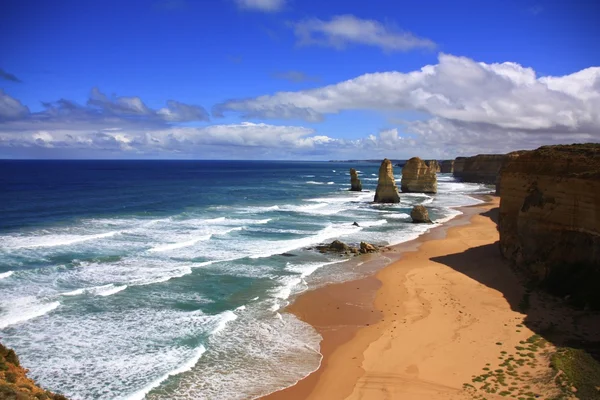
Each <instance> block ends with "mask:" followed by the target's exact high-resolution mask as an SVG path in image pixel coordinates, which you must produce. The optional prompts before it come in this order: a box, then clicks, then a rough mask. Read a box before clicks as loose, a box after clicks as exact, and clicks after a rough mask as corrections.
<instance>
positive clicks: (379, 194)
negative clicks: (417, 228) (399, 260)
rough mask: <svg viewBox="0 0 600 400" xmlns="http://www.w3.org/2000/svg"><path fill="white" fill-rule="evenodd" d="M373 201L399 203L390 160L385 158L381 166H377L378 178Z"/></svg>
mask: <svg viewBox="0 0 600 400" xmlns="http://www.w3.org/2000/svg"><path fill="white" fill-rule="evenodd" d="M374 201H375V203H400V195H399V194H398V187H397V186H396V180H395V179H394V169H393V168H392V162H391V161H390V160H388V159H387V158H386V159H385V160H383V162H382V163H381V167H379V180H378V181H377V190H376V191H375V200H374Z"/></svg>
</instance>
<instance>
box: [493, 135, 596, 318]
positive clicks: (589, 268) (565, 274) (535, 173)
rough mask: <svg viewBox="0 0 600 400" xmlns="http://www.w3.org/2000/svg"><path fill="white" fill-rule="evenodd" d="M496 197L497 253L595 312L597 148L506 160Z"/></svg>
mask: <svg viewBox="0 0 600 400" xmlns="http://www.w3.org/2000/svg"><path fill="white" fill-rule="evenodd" d="M500 193H501V201H500V214H499V224H498V230H499V232H500V249H501V252H502V254H503V255H504V256H505V257H506V258H507V259H509V260H511V261H512V262H513V263H514V264H516V265H517V266H518V267H519V268H520V269H522V270H523V271H525V272H527V273H528V274H529V275H530V276H531V277H533V278H535V279H536V280H539V281H542V282H544V284H545V285H546V286H547V287H548V288H549V289H550V291H551V292H554V293H555V294H559V295H563V296H567V295H568V296H570V298H573V299H574V300H576V302H578V303H579V304H578V305H581V306H586V305H587V306H593V307H594V308H600V295H599V294H598V293H599V292H600V291H598V281H599V280H600V144H579V145H570V146H544V147H541V148H539V149H537V150H534V151H530V152H521V153H520V155H518V156H513V157H510V158H509V159H508V161H507V163H506V165H505V166H504V167H503V169H502V177H501V180H500ZM594 293H595V295H594Z"/></svg>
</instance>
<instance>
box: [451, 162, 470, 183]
mask: <svg viewBox="0 0 600 400" xmlns="http://www.w3.org/2000/svg"><path fill="white" fill-rule="evenodd" d="M466 159H467V157H456V158H455V159H454V171H452V173H453V174H454V177H456V178H460V174H462V171H463V167H464V166H465V160H466Z"/></svg>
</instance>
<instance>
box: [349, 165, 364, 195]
mask: <svg viewBox="0 0 600 400" xmlns="http://www.w3.org/2000/svg"><path fill="white" fill-rule="evenodd" d="M350 190H351V191H353V192H361V191H362V183H361V182H360V179H358V174H357V173H356V170H355V169H354V168H350Z"/></svg>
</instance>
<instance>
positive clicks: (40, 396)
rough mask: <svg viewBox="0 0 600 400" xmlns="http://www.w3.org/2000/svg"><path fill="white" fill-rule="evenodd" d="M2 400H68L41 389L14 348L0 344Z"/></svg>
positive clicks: (0, 396) (0, 393) (0, 389)
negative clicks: (22, 363) (22, 365)
mask: <svg viewBox="0 0 600 400" xmlns="http://www.w3.org/2000/svg"><path fill="white" fill-rule="evenodd" d="M0 400H67V398H66V397H65V396H63V395H60V394H55V393H51V392H48V391H46V390H43V389H41V388H40V387H39V386H37V384H36V383H35V382H34V381H33V380H31V379H29V378H28V377H27V370H26V369H24V368H23V367H21V363H20V362H19V357H17V354H16V353H15V351H14V350H12V349H9V348H7V347H5V346H3V345H2V344H0Z"/></svg>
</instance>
